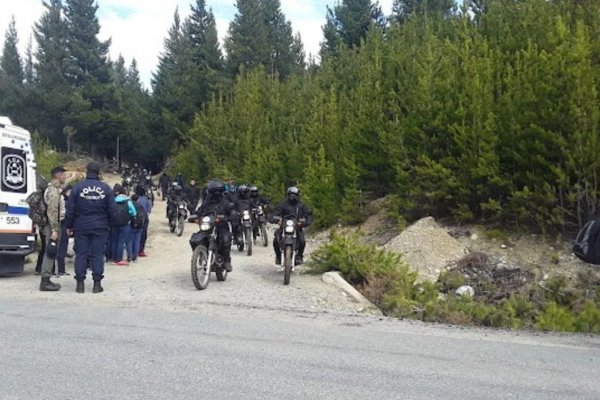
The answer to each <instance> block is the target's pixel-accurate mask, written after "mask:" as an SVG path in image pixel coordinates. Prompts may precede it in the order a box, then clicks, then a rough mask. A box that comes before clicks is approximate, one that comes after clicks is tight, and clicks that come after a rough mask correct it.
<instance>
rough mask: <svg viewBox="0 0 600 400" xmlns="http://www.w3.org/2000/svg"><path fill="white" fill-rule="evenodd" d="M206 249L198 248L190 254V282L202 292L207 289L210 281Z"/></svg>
mask: <svg viewBox="0 0 600 400" xmlns="http://www.w3.org/2000/svg"><path fill="white" fill-rule="evenodd" d="M209 261H210V260H209V257H208V249H207V248H206V247H204V246H198V247H196V249H195V250H194V253H193V254H192V281H193V282H194V286H196V289H198V290H204V289H206V288H207V287H208V282H209V281H210V266H209V265H208V262H209Z"/></svg>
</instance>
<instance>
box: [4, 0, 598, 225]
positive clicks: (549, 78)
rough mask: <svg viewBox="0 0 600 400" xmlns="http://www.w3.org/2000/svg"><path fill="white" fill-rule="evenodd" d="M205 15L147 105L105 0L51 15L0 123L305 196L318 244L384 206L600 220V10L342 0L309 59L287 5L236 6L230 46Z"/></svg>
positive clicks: (523, 2)
mask: <svg viewBox="0 0 600 400" xmlns="http://www.w3.org/2000/svg"><path fill="white" fill-rule="evenodd" d="M190 2H191V3H192V4H191V5H190V7H191V13H189V17H186V18H181V16H180V13H179V11H178V10H174V15H173V22H172V26H171V28H170V29H169V31H168V32H165V39H164V45H163V51H162V53H161V55H160V58H159V60H158V62H157V67H156V70H155V72H154V75H153V78H152V83H151V87H150V88H146V87H144V85H143V84H142V83H141V80H140V73H139V70H138V66H137V63H136V62H135V60H133V61H132V62H131V63H129V64H126V63H125V61H124V58H123V57H119V58H117V59H111V58H110V56H109V51H110V46H111V43H110V41H102V40H100V39H99V38H98V37H99V36H98V34H99V32H100V23H99V20H98V17H97V11H98V5H97V3H96V1H95V0H44V1H43V3H44V7H45V12H44V14H43V15H42V17H41V18H40V20H39V21H37V23H36V24H35V27H34V29H33V33H32V35H31V38H30V39H29V44H28V46H27V51H26V52H25V53H24V54H20V52H19V51H18V48H19V47H18V43H19V42H20V41H21V40H27V39H28V37H27V34H28V32H17V30H16V28H15V22H14V20H13V22H12V23H11V24H10V25H9V26H8V27H6V33H5V42H4V47H3V49H2V55H1V58H0V114H1V115H8V116H9V117H11V118H12V119H13V121H14V122H15V123H16V124H18V125H21V126H23V127H25V128H27V129H29V130H30V131H31V132H35V134H36V136H37V137H38V140H43V141H46V142H47V143H49V144H50V145H51V146H53V147H54V148H56V149H58V150H60V151H64V152H79V153H86V154H89V155H92V156H95V157H108V158H112V157H113V156H114V155H115V153H116V143H117V138H118V139H119V142H120V147H121V153H122V154H123V155H124V158H125V159H126V160H127V161H130V162H140V163H144V164H146V165H152V166H153V169H155V170H157V169H159V168H162V166H163V165H165V164H167V163H168V164H169V165H171V169H172V171H173V172H177V171H181V172H182V173H183V174H184V175H185V176H186V177H187V178H192V177H193V178H196V179H198V180H207V179H210V178H213V177H221V178H229V177H235V178H236V180H237V181H239V182H251V183H254V184H256V185H258V186H259V187H261V188H262V189H263V191H264V193H265V194H266V195H267V196H268V197H271V198H272V199H274V200H278V199H280V198H281V197H282V195H283V193H284V190H285V188H286V186H288V185H291V184H297V185H299V186H300V188H301V189H302V192H303V198H304V200H305V201H307V202H308V203H309V204H310V205H311V206H312V207H313V208H314V212H315V217H316V221H317V222H318V224H319V225H320V226H329V225H332V224H334V223H337V222H338V221H340V220H341V221H342V222H348V223H352V222H357V221H358V220H360V218H361V216H362V213H363V210H364V205H365V204H366V202H367V201H369V200H370V199H375V198H378V197H382V196H385V195H393V198H394V201H395V203H394V204H395V207H396V209H397V211H398V215H401V216H402V217H403V218H406V219H408V220H414V219H416V218H419V217H421V216H425V215H431V216H434V217H437V218H452V219H454V220H456V221H464V222H469V221H474V220H476V221H485V222H489V223H500V224H508V225H511V226H515V227H526V228H527V229H532V230H537V231H542V232H546V231H557V232H558V231H565V230H567V231H570V230H573V229H576V228H577V227H578V226H581V225H582V224H583V223H585V221H586V220H588V219H589V218H590V217H591V216H594V215H596V214H597V212H598V210H597V207H598V204H599V200H600V157H599V156H598V155H599V154H600V135H599V134H600V130H599V129H600V125H599V124H600V107H599V106H600V100H599V94H598V92H599V90H600V2H599V1H597V0H464V2H463V1H461V2H460V3H455V2H454V1H453V0H425V1H421V0H395V1H394V7H393V11H392V13H391V15H386V13H384V11H383V10H382V8H381V7H380V6H379V4H378V3H376V2H374V1H371V0H340V1H339V2H338V3H337V4H335V5H334V6H332V7H330V8H328V10H327V13H326V19H325V20H324V21H325V22H324V25H323V42H322V45H321V50H320V52H319V54H317V55H314V56H309V55H307V54H306V51H305V49H304V46H303V43H302V38H301V37H300V35H298V34H297V33H295V32H294V31H293V29H292V25H291V23H290V21H289V19H288V18H287V17H286V15H284V13H283V12H282V9H281V4H280V1H279V0H237V1H236V6H237V14H236V15H235V18H234V19H233V20H232V22H231V24H230V26H229V29H228V32H227V36H226V39H225V41H224V42H223V43H220V41H219V35H218V32H217V27H216V22H215V16H214V14H213V12H212V10H211V9H210V8H209V7H208V5H207V4H206V1H205V0H194V1H193V2H192V0H190ZM187 14H188V13H186V15H187ZM19 34H21V35H22V36H24V37H20V36H19Z"/></svg>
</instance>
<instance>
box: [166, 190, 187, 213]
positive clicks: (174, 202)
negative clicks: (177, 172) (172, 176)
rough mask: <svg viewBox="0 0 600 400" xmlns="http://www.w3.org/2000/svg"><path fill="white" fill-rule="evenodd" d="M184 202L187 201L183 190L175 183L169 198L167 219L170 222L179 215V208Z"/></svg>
mask: <svg viewBox="0 0 600 400" xmlns="http://www.w3.org/2000/svg"><path fill="white" fill-rule="evenodd" d="M183 200H185V197H184V195H183V188H182V187H181V186H179V184H178V183H177V182H173V184H172V185H171V188H170V189H169V194H168V196H167V218H168V219H169V222H171V219H172V218H174V217H175V216H176V215H177V206H178V205H179V202H181V201H183Z"/></svg>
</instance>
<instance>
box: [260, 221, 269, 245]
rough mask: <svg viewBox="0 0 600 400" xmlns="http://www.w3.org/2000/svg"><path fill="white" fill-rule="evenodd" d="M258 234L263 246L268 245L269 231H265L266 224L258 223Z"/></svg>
mask: <svg viewBox="0 0 600 400" xmlns="http://www.w3.org/2000/svg"><path fill="white" fill-rule="evenodd" d="M260 236H261V237H262V244H263V246H264V247H268V246H269V233H268V232H267V224H260Z"/></svg>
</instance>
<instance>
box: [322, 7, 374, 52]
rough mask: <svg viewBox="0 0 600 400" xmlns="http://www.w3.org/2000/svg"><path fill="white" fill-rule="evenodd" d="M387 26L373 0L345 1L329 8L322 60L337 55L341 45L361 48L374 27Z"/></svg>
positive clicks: (324, 30) (324, 32)
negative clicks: (336, 51) (336, 52)
mask: <svg viewBox="0 0 600 400" xmlns="http://www.w3.org/2000/svg"><path fill="white" fill-rule="evenodd" d="M385 24H386V21H385V17H384V15H383V11H382V10H381V7H380V6H379V4H378V3H372V2H371V0H343V1H342V2H341V4H338V5H336V6H335V7H334V8H333V9H331V8H329V7H327V22H326V24H325V26H324V27H323V34H324V36H325V41H324V42H323V43H322V45H321V58H322V59H326V58H327V57H328V56H330V55H333V54H335V50H336V49H337V47H338V46H339V45H340V44H344V45H346V46H348V47H355V46H360V44H361V42H362V41H363V40H364V39H365V38H366V37H367V33H368V32H369V30H370V29H371V28H372V27H374V26H376V27H380V28H383V27H384V26H385Z"/></svg>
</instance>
